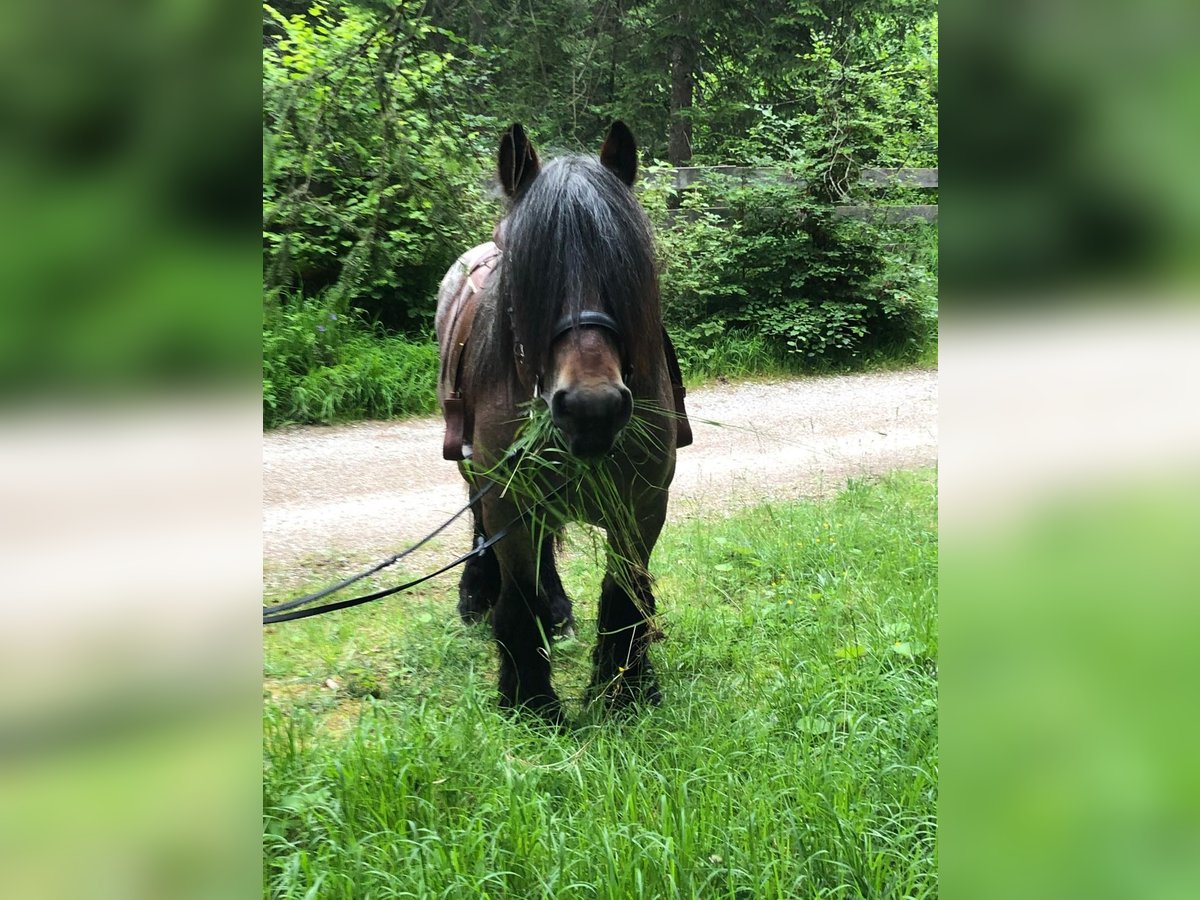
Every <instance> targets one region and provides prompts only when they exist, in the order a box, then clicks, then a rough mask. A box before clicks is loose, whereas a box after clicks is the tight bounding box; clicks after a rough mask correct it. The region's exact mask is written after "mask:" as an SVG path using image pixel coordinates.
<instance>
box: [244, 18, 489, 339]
mask: <svg viewBox="0 0 1200 900" xmlns="http://www.w3.org/2000/svg"><path fill="white" fill-rule="evenodd" d="M419 9H420V7H419V5H418V4H415V3H412V2H400V3H397V4H395V5H394V6H393V7H391V8H390V9H389V10H387V11H386V12H384V13H375V12H370V11H366V10H363V9H361V8H358V7H356V6H353V5H347V6H343V5H341V4H320V3H317V4H314V5H312V6H311V7H310V8H309V9H308V11H307V13H296V14H294V15H292V16H290V17H285V16H284V15H282V14H281V13H279V12H277V11H275V10H274V9H272V8H271V7H270V6H266V7H265V10H266V12H267V15H268V18H269V20H270V23H271V25H272V29H271V31H270V32H269V39H268V42H267V44H266V47H265V48H264V51H263V105H264V114H265V122H264V131H263V240H264V250H265V268H264V279H265V287H266V290H267V292H268V293H269V294H271V293H278V292H280V291H297V292H300V291H302V292H303V293H305V294H307V295H309V296H312V295H314V294H316V293H318V292H320V291H322V290H325V289H328V290H330V291H331V292H332V293H333V295H334V296H335V298H337V300H338V301H339V304H340V305H342V308H345V304H353V305H355V306H358V307H360V308H362V309H365V310H367V311H369V312H370V313H371V315H372V317H373V318H376V319H381V320H383V321H384V322H386V323H387V324H388V325H389V326H391V327H393V328H400V329H407V330H413V329H418V328H421V327H425V326H428V324H429V322H430V321H431V320H432V314H433V300H434V296H435V292H436V288H437V284H438V281H439V279H440V278H441V276H442V274H443V273H444V272H445V270H446V269H447V268H448V267H449V265H450V263H451V262H452V261H453V260H454V259H455V258H456V257H457V255H458V254H459V253H461V252H462V251H463V250H464V249H465V248H466V247H469V246H471V245H472V244H474V243H478V242H479V240H480V239H481V238H482V236H484V235H486V234H487V233H488V232H489V231H490V223H491V221H492V220H493V219H494V217H495V211H494V209H492V208H491V206H490V204H487V203H484V202H482V200H481V191H480V186H481V184H482V183H483V180H484V178H485V176H486V173H487V172H488V171H490V168H491V160H492V146H493V143H494V140H495V137H494V136H495V133H496V131H497V130H498V126H497V125H496V123H495V121H494V120H492V119H490V118H489V117H487V116H482V115H466V114H455V113H454V111H455V110H461V109H464V108H465V107H466V106H467V105H468V103H467V99H468V97H469V95H470V93H471V92H472V91H473V90H474V89H475V88H476V87H477V85H478V83H479V80H480V78H481V77H482V76H481V71H482V70H481V65H480V62H479V60H478V59H477V53H476V51H475V50H473V49H472V48H469V47H467V46H466V45H464V44H463V43H462V42H461V41H459V40H458V39H457V38H455V37H454V35H452V34H451V33H450V32H448V31H446V30H445V29H442V28H439V27H437V26H435V25H434V24H433V23H432V22H431V21H430V20H429V19H428V18H427V17H425V16H423V15H421V14H420V13H419Z"/></svg>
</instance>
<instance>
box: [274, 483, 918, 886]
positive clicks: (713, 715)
mask: <svg viewBox="0 0 1200 900" xmlns="http://www.w3.org/2000/svg"><path fill="white" fill-rule="evenodd" d="M936 529H937V497H936V479H935V477H934V474H933V473H931V472H926V473H918V474H909V473H899V474H897V475H894V476H891V477H890V478H888V479H886V480H884V481H883V482H882V483H878V484H868V483H854V484H851V485H850V486H849V487H848V488H847V490H846V491H845V492H844V493H843V494H841V495H840V496H839V497H837V498H836V499H834V500H830V501H824V502H801V503H790V504H773V505H768V506H763V507H760V508H757V509H754V510H749V511H743V512H739V513H736V514H734V515H732V516H730V517H728V518H722V519H721V520H718V521H712V520H696V521H692V522H688V523H682V524H675V525H670V526H668V528H667V530H666V531H665V532H664V534H663V538H662V540H661V541H660V543H659V547H658V549H657V550H656V552H655V558H654V561H653V562H652V568H654V570H655V571H656V572H657V574H658V575H659V580H658V587H657V594H658V597H659V609H660V611H661V612H660V615H661V617H662V618H663V620H664V627H665V629H666V632H667V635H668V639H667V640H666V641H664V642H662V643H658V644H655V647H654V654H655V664H656V669H657V671H658V674H659V678H660V681H661V683H662V687H663V691H664V695H665V697H664V700H665V702H664V704H663V706H662V707H661V708H658V709H652V710H643V711H639V712H637V713H636V714H635V715H634V716H633V717H630V718H609V717H602V716H601V717H587V716H585V717H584V719H583V721H582V722H581V724H579V725H578V727H576V728H575V729H574V730H573V731H570V732H568V733H565V734H564V733H555V732H548V731H547V730H545V729H541V728H538V727H535V726H531V725H530V724H529V723H528V722H526V721H524V720H520V719H515V720H514V719H513V718H511V717H508V716H505V715H503V714H502V713H501V712H500V711H499V710H498V709H497V708H496V703H495V696H494V693H495V682H494V678H495V665H496V662H495V660H496V651H495V649H494V646H493V642H492V641H491V639H490V637H489V636H488V635H487V633H486V631H485V629H483V628H478V629H467V628H464V627H463V626H462V625H461V624H460V623H459V622H458V621H457V620H456V619H455V617H454V601H455V592H454V584H453V582H452V581H451V582H449V583H446V584H443V585H441V586H440V587H438V588H433V589H431V590H430V591H424V590H422V591H419V592H417V593H415V594H413V595H405V596H406V598H405V599H403V600H396V599H393V600H392V601H386V602H389V603H392V604H393V606H394V607H395V608H394V609H391V610H381V609H379V608H375V609H371V608H367V609H364V610H347V611H345V612H343V613H338V614H335V615H331V616H326V617H321V618H317V619H312V620H308V621H303V622H294V623H290V624H288V625H283V626H277V627H274V628H272V629H269V630H268V633H267V636H266V649H265V658H264V665H265V668H266V671H267V673H268V679H269V680H268V685H267V688H268V690H267V694H268V699H267V701H266V704H265V707H266V709H265V716H264V720H265V721H264V729H265V735H264V742H263V751H264V770H263V815H264V833H265V837H264V852H263V859H264V869H265V871H264V880H265V886H266V893H267V894H268V895H269V896H272V897H297V898H299V897H304V896H306V894H308V895H311V896H320V897H329V898H337V897H347V898H350V897H364V896H417V897H438V896H444V897H477V896H485V895H486V896H493V897H549V896H552V897H557V898H563V900H567V898H576V897H579V898H584V897H586V898H595V897H603V898H614V900H615V898H628V897H662V898H671V897H680V898H687V897H763V898H785V897H797V896H802V897H810V896H812V897H816V896H830V897H887V896H896V897H934V896H936V895H937V851H936V824H937V820H936V816H937V800H938V796H937V777H938V720H937V692H938V678H937V671H938V669H937V660H938V628H937V546H938V545H937V530H936ZM587 543H588V542H587V536H586V535H581V536H579V537H576V536H575V533H574V532H570V533H569V535H568V547H567V552H566V554H565V562H564V565H563V566H562V575H563V579H564V583H565V584H566V586H567V589H568V591H569V592H570V593H571V594H572V595H573V596H574V597H575V598H576V601H577V602H576V615H577V617H578V620H579V624H580V632H581V633H590V632H591V631H593V630H594V623H595V617H596V604H595V597H596V596H597V594H598V590H599V583H598V582H599V573H598V572H596V571H595V568H596V567H595V566H594V564H593V563H592V562H591V553H590V551H589V549H588V547H587ZM578 544H582V545H583V547H582V548H579V547H578V546H577V545H578ZM551 652H552V656H553V661H554V667H555V678H556V680H557V681H558V682H559V683H560V684H561V685H563V686H564V690H563V695H564V696H565V697H568V698H571V699H570V700H569V701H568V702H569V704H570V705H572V706H576V705H577V704H576V701H575V700H574V698H577V697H579V696H581V695H582V693H583V688H584V685H585V684H586V682H587V678H588V676H589V674H590V667H591V660H590V656H591V646H590V641H587V640H573V641H566V642H561V643H556V644H555V645H554V646H553V648H552V651H551ZM328 679H333V680H334V682H335V683H338V684H341V685H343V688H342V689H339V690H336V691H331V690H329V689H328V688H327V687H326V684H327V680H328ZM373 697H378V699H372V698H373Z"/></svg>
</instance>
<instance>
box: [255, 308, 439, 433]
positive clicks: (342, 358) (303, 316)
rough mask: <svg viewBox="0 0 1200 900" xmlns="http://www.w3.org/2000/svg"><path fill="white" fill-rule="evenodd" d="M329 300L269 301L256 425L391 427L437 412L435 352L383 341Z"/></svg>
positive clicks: (360, 318)
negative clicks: (394, 421) (378, 423)
mask: <svg viewBox="0 0 1200 900" xmlns="http://www.w3.org/2000/svg"><path fill="white" fill-rule="evenodd" d="M335 308H341V307H335V306H333V305H331V304H330V303H329V302H328V297H327V296H326V297H321V298H316V299H307V298H303V297H293V298H291V299H290V300H289V301H287V302H282V301H280V300H278V299H276V300H268V301H267V302H266V304H264V313H263V424H264V425H266V426H267V427H274V426H277V425H282V424H286V423H289V422H308V423H314V422H321V423H330V422H335V421H339V420H344V419H363V418H366V419H390V418H393V417H395V416H402V415H412V414H415V413H429V412H432V411H433V410H434V409H436V404H437V398H436V394H435V388H436V384H435V381H436V374H437V347H436V346H435V345H434V344H433V343H415V342H412V341H410V340H406V339H405V338H402V337H397V336H393V335H388V334H387V333H386V332H384V331H383V329H382V328H381V327H380V326H378V325H374V326H371V325H369V324H368V323H367V322H366V320H365V317H364V315H363V313H361V312H360V311H358V310H351V311H350V312H344V311H343V312H340V313H339V312H335V311H334V309H335Z"/></svg>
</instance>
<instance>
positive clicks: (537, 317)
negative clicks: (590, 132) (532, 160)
mask: <svg viewBox="0 0 1200 900" xmlns="http://www.w3.org/2000/svg"><path fill="white" fill-rule="evenodd" d="M497 292H498V296H497V298H496V299H497V301H498V303H499V305H500V307H501V311H503V310H504V309H505V308H511V310H512V320H513V321H512V323H511V326H510V325H509V324H508V323H503V326H504V327H505V328H509V327H512V326H515V328H516V333H517V336H519V339H520V341H521V342H522V344H523V345H524V347H525V353H526V358H527V359H528V360H529V361H530V362H531V363H532V364H533V365H534V366H535V367H536V368H538V369H539V370H540V369H543V368H544V367H545V366H546V365H547V364H548V361H549V355H550V345H551V343H552V342H553V337H554V327H555V324H556V323H557V322H558V321H559V320H560V319H561V318H562V317H563V316H570V317H572V318H577V317H578V316H579V313H580V312H582V311H584V310H589V309H595V310H601V311H603V312H606V313H608V314H609V315H610V316H612V317H613V318H614V319H615V320H616V322H617V325H618V326H619V328H620V330H621V344H622V349H623V352H624V354H625V356H626V362H627V365H628V366H629V368H630V370H631V375H630V378H631V380H632V381H635V382H641V381H643V380H644V381H648V380H649V378H650V377H651V376H652V374H653V371H654V370H653V368H652V366H653V361H654V360H655V359H656V354H658V353H659V352H660V351H661V335H660V331H661V311H660V309H659V296H658V275H657V270H656V264H655V258H654V244H653V238H652V236H651V231H650V223H649V220H648V219H647V217H646V214H645V212H644V211H643V210H642V208H641V206H639V205H638V202H637V200H636V199H635V198H634V196H633V194H632V192H631V191H630V190H629V188H627V187H626V186H625V185H624V184H622V183H621V182H620V181H619V180H618V179H617V177H616V176H615V175H613V174H612V173H611V172H609V171H608V170H607V169H605V168H604V167H603V166H601V165H600V163H599V162H598V161H596V160H594V159H592V158H591V157H584V156H567V157H560V158H559V159H556V160H553V161H552V162H551V163H549V164H548V165H547V166H546V167H545V168H544V169H543V170H542V172H541V173H540V174H539V175H538V177H537V178H536V179H535V180H534V181H533V183H532V184H531V185H530V186H529V188H528V190H527V191H526V192H525V193H524V195H523V196H522V197H521V198H520V200H519V201H518V202H517V203H516V204H515V206H514V208H513V210H512V212H511V213H510V215H509V217H508V221H507V225H506V229H505V249H504V261H503V264H502V266H501V270H500V277H499V282H498V284H497ZM505 318H507V317H505ZM510 334H511V332H510ZM630 387H631V388H633V389H635V391H636V387H635V385H634V384H631V385H630Z"/></svg>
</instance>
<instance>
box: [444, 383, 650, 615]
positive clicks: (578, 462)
mask: <svg viewBox="0 0 1200 900" xmlns="http://www.w3.org/2000/svg"><path fill="white" fill-rule="evenodd" d="M522 410H523V421H522V423H521V426H520V428H519V429H518V430H517V435H516V438H515V439H514V440H513V443H512V445H511V446H510V447H509V450H508V453H507V454H506V455H505V457H504V458H503V459H501V460H500V461H499V462H498V463H496V464H495V465H494V466H492V467H491V468H489V469H486V470H480V471H479V472H477V473H476V472H474V471H471V470H470V469H469V471H471V473H472V479H473V480H474V479H475V477H477V476H483V477H487V478H490V479H492V480H494V481H495V482H496V483H497V484H498V485H499V487H500V490H501V492H502V495H504V496H511V497H513V498H514V499H515V500H516V502H517V503H518V504H519V505H520V506H521V508H522V509H523V510H524V511H525V512H526V514H527V515H528V517H529V520H530V532H531V534H532V537H533V540H534V543H535V545H540V543H541V542H542V541H543V540H544V539H545V538H546V537H547V536H548V535H553V534H558V533H559V532H560V531H561V529H562V527H563V525H564V524H565V523H568V522H578V521H584V520H585V515H584V504H585V503H587V504H588V505H590V506H591V507H592V508H593V511H598V512H599V513H600V521H601V527H602V528H603V529H604V530H605V532H606V533H607V535H608V538H609V541H608V545H607V550H606V553H607V554H609V555H616V558H615V559H610V560H609V562H610V563H613V562H615V563H617V565H615V566H613V565H610V566H609V571H610V572H611V573H612V574H613V575H614V577H616V578H617V579H618V580H619V581H625V580H627V577H628V572H629V567H630V566H633V565H636V564H635V563H634V561H633V560H632V559H631V558H630V556H629V554H626V553H624V552H620V553H619V552H618V551H617V550H615V549H614V548H615V547H632V546H634V545H635V538H636V535H637V534H638V528H637V517H636V513H635V510H634V506H633V500H632V497H630V496H628V495H627V494H623V493H622V491H621V488H620V484H621V481H620V479H619V478H618V477H617V474H616V466H617V464H618V463H617V459H618V458H620V457H622V456H623V455H624V454H626V453H629V454H630V455H634V456H638V455H646V451H648V450H651V449H657V450H658V451H659V452H661V447H660V446H657V445H658V438H657V437H656V435H655V434H654V432H653V430H652V429H651V427H650V425H649V422H648V421H647V419H646V418H645V412H647V411H648V408H647V407H644V406H642V405H640V404H638V403H637V402H635V404H634V411H633V416H632V418H631V419H630V420H629V423H628V424H627V425H626V426H625V427H624V428H623V429H622V430H621V432H620V434H618V435H617V439H616V441H615V443H614V445H613V448H612V450H611V451H610V452H609V453H608V454H607V455H605V456H603V457H601V458H599V459H581V458H579V457H577V456H573V455H572V454H571V453H570V452H569V451H568V450H567V448H566V445H565V444H564V442H563V439H562V433H561V432H560V431H559V430H558V428H557V426H555V424H554V421H553V419H552V418H551V415H550V409H549V407H547V406H546V404H545V403H543V402H542V401H540V400H531V401H529V403H527V404H526V405H525V406H524V407H523V408H522ZM653 411H654V412H655V413H657V412H658V409H657V407H655V408H654V409H653ZM639 413H641V414H640V415H639ZM638 451H641V452H640V453H639V452H638ZM466 465H467V466H469V467H471V466H473V464H472V462H471V461H470V460H467V462H466ZM595 546H596V549H597V552H598V551H599V547H600V542H596V544H595ZM598 561H599V560H598ZM622 587H626V588H627V589H629V590H630V591H631V593H632V592H633V584H632V581H631V580H630V581H628V583H627V584H622Z"/></svg>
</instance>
